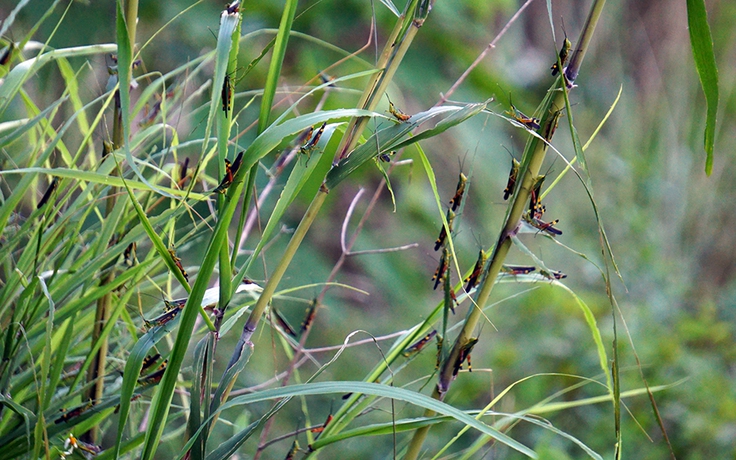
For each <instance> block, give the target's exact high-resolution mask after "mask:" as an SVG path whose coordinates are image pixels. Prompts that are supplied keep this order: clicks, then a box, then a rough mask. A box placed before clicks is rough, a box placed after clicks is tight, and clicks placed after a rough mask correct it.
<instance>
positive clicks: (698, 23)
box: [687, 0, 718, 176]
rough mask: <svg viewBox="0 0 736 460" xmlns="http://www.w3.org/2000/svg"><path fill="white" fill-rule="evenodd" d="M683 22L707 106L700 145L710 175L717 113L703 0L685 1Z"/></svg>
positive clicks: (713, 63) (710, 41) (714, 72)
mask: <svg viewBox="0 0 736 460" xmlns="http://www.w3.org/2000/svg"><path fill="white" fill-rule="evenodd" d="M687 25H688V29H689V31H690V45H691V46H692V48H693V59H694V60H695V69H696V70H697V71H698V77H699V78H700V85H701V86H702V87H703V93H704V94H705V102H706V104H707V106H708V109H707V114H706V117H705V133H704V140H703V144H704V147H705V155H706V157H705V174H707V175H708V176H710V174H711V172H712V171H713V144H714V143H715V135H716V115H717V113H718V68H717V67H716V56H715V54H714V52H713V38H712V37H711V33H710V26H709V25H708V15H707V13H706V11H705V1H704V0H687Z"/></svg>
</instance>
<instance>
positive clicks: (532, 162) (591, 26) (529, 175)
mask: <svg viewBox="0 0 736 460" xmlns="http://www.w3.org/2000/svg"><path fill="white" fill-rule="evenodd" d="M604 4H605V0H596V1H595V2H594V3H593V6H592V7H591V11H590V14H589V16H588V19H587V21H586V23H585V26H584V28H583V30H582V31H581V34H580V39H579V40H578V43H579V45H578V47H577V48H576V50H575V53H574V54H573V60H572V61H571V63H570V65H569V66H568V68H567V71H566V72H565V75H566V78H567V81H568V82H569V83H570V84H572V81H574V78H571V77H577V75H578V72H579V69H580V65H581V63H582V61H583V58H584V57H585V52H586V50H587V49H588V45H589V43H590V39H591V37H592V35H593V31H594V30H595V26H596V24H597V22H598V19H599V18H600V14H601V10H602V8H603V5H604ZM564 84H565V82H564V81H563V79H562V77H558V78H557V79H556V80H555V83H554V84H553V85H552V87H551V88H550V90H549V91H548V92H547V96H545V98H544V99H543V100H542V103H541V104H540V106H539V108H538V110H537V111H536V112H535V113H539V114H540V117H541V118H542V120H541V122H540V126H541V127H540V129H539V130H538V131H537V132H538V134H540V135H541V136H542V137H544V138H545V139H546V140H547V142H550V141H551V139H552V135H553V134H554V129H555V128H556V124H557V117H558V114H557V113H556V110H559V109H556V108H559V107H564V106H565V94H564V92H563V91H565V88H564ZM547 147H548V145H547V143H546V142H543V141H542V140H541V139H539V138H538V137H536V136H530V137H529V140H528V141H527V144H526V147H525V149H524V155H523V158H522V164H521V168H520V171H519V177H520V180H519V181H518V183H517V186H516V190H515V192H514V195H513V197H512V199H511V203H510V205H509V210H508V211H507V214H506V220H505V223H504V226H503V229H502V230H501V233H500V234H499V237H498V241H497V243H496V245H495V247H494V248H493V253H492V254H491V257H490V258H489V261H488V262H487V264H488V265H487V267H486V268H485V270H484V278H483V283H482V285H481V288H480V290H479V292H478V295H477V296H476V301H475V303H474V305H476V307H473V308H471V309H470V310H469V311H468V314H467V316H466V318H465V324H464V325H463V328H462V330H461V331H460V334H459V335H458V337H457V338H456V339H455V343H454V345H453V347H452V350H451V351H450V354H449V356H448V357H447V359H446V360H445V361H444V362H443V363H442V367H441V369H440V374H439V378H438V382H437V386H436V387H435V389H434V391H433V393H432V397H433V398H435V399H439V400H442V399H444V397H445V395H446V394H447V391H448V390H449V388H450V384H451V383H452V380H453V375H452V374H453V370H454V366H455V362H456V361H457V359H458V357H459V355H460V350H461V349H462V348H463V347H464V346H465V345H466V344H467V343H468V341H469V340H470V338H471V334H472V333H473V331H474V330H475V328H476V327H477V325H478V322H479V321H480V319H481V318H482V308H483V307H484V306H485V305H486V304H487V302H488V299H489V297H490V295H491V292H492V290H493V286H494V285H495V281H496V278H497V277H498V275H499V273H500V271H501V267H502V266H503V262H504V260H505V259H506V255H507V254H508V251H509V249H510V247H511V244H512V241H511V238H510V236H511V235H513V234H515V233H516V231H517V229H518V226H519V224H520V219H521V216H522V213H523V212H524V209H525V207H526V206H527V202H528V200H529V193H530V191H531V188H532V186H533V184H534V181H535V179H536V178H537V176H538V175H539V169H540V167H541V165H542V162H543V161H544V157H545V154H546V153H547ZM433 415H434V412H433V411H425V413H424V416H425V417H431V416H433ZM428 432H429V427H423V428H420V429H418V430H417V431H416V432H415V433H414V437H413V438H412V441H411V443H410V445H409V448H408V450H407V453H406V455H405V456H404V459H415V458H417V456H418V455H419V452H420V450H421V448H422V444H423V443H424V439H425V438H426V437H427V433H428Z"/></svg>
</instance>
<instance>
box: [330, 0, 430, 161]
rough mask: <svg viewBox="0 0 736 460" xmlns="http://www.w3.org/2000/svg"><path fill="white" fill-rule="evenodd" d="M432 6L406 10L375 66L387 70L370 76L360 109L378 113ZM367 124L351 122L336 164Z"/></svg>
mask: <svg viewBox="0 0 736 460" xmlns="http://www.w3.org/2000/svg"><path fill="white" fill-rule="evenodd" d="M429 3H430V2H429V1H428V0H421V2H420V1H418V0H413V1H412V2H411V3H410V4H409V5H407V8H406V11H405V12H404V14H403V15H402V16H401V17H400V18H399V21H397V23H396V25H395V26H394V29H393V30H392V31H391V35H390V36H389V38H388V40H387V41H386V46H385V48H384V49H383V52H381V56H380V58H379V60H378V62H377V63H376V67H377V68H378V69H384V70H383V72H379V73H376V74H375V75H373V77H371V80H370V82H369V83H368V86H367V87H366V88H367V89H366V91H364V92H363V95H362V96H361V98H360V101H359V102H358V107H359V108H361V109H366V110H375V108H376V107H377V106H378V104H379V102H380V101H381V97H383V94H384V93H385V92H386V88H388V85H389V84H390V83H391V81H392V80H393V77H394V75H395V74H396V70H397V69H398V68H399V64H400V63H401V61H402V60H403V59H404V56H405V55H406V52H407V51H408V50H409V47H410V46H411V44H412V42H413V41H414V37H416V34H417V33H418V32H419V29H420V28H421V27H422V25H423V24H424V21H425V20H426V18H427V15H428V14H429V7H428V5H429ZM409 16H412V17H413V19H412V20H411V21H410V22H409V23H407V17H409ZM368 121H369V120H368V119H367V118H365V117H361V118H353V119H352V120H350V123H349V124H348V126H347V128H346V129H345V136H343V138H342V139H341V141H340V144H339V146H338V147H337V154H336V156H335V160H334V163H337V161H339V160H340V159H342V158H344V157H345V156H346V155H347V154H348V153H349V152H351V151H352V150H353V149H354V148H355V146H356V144H357V142H358V139H360V136H361V134H362V133H363V130H364V129H365V127H366V126H367V125H368Z"/></svg>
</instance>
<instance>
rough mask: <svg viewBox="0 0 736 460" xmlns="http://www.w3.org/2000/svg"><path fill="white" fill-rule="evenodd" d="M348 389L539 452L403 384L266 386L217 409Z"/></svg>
mask: <svg viewBox="0 0 736 460" xmlns="http://www.w3.org/2000/svg"><path fill="white" fill-rule="evenodd" d="M346 392H356V393H361V394H368V395H375V396H380V397H385V398H392V399H395V400H397V401H404V402H407V403H410V404H413V405H415V406H418V407H422V408H425V409H429V410H433V411H435V412H436V413H438V414H442V415H446V416H449V417H452V418H454V419H455V420H458V421H459V422H462V423H463V424H465V425H469V426H471V427H473V428H475V429H476V430H478V431H480V432H481V433H483V434H486V435H488V436H491V437H492V438H494V439H496V440H497V441H498V442H500V443H502V444H505V445H507V446H509V447H511V448H512V449H514V450H517V451H518V452H520V453H522V454H524V455H526V456H527V457H530V458H537V454H536V453H535V452H534V451H533V450H532V449H530V448H528V447H526V446H525V445H523V444H521V443H520V442H518V441H516V440H515V439H513V438H511V437H509V436H508V435H506V434H504V433H501V432H500V431H498V430H497V429H495V428H493V427H490V426H488V425H486V424H485V423H483V422H481V421H479V420H476V419H474V418H473V417H471V416H469V415H467V414H466V413H465V412H463V411H461V410H460V409H457V408H455V407H453V406H451V405H449V404H446V403H444V402H441V401H438V400H436V399H433V398H431V397H429V396H426V395H423V394H421V393H417V392H414V391H410V390H406V389H403V388H397V387H392V386H388V385H381V384H377V383H366V382H317V383H308V384H303V385H291V386H287V387H282V388H275V389H271V390H265V391H261V392H258V393H254V394H249V395H244V396H238V397H236V398H233V399H232V400H230V401H228V402H227V403H226V404H223V405H222V406H221V407H220V408H219V409H218V412H220V411H224V410H227V409H230V408H233V407H239V406H243V405H247V404H252V403H255V402H259V401H268V400H272V399H281V398H285V397H294V396H312V395H322V394H343V393H346Z"/></svg>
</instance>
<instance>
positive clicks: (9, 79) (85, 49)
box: [0, 44, 117, 115]
mask: <svg viewBox="0 0 736 460" xmlns="http://www.w3.org/2000/svg"><path fill="white" fill-rule="evenodd" d="M116 49H117V45H115V44H104V45H89V46H77V47H73V48H62V49H58V50H52V51H49V52H47V53H44V54H42V55H40V56H37V57H35V58H31V59H28V60H26V61H23V62H21V63H20V64H18V65H17V66H15V67H13V70H11V71H10V72H9V73H8V75H6V76H5V81H4V82H3V84H2V85H0V115H2V114H3V113H5V110H6V109H7V108H8V105H9V104H10V102H11V101H12V99H13V98H14V97H15V95H16V93H17V92H18V91H19V90H20V88H21V86H23V83H25V82H26V81H27V80H28V79H30V78H31V77H32V76H33V75H35V73H36V72H38V70H39V69H40V68H41V67H43V66H44V65H46V64H48V63H49V62H52V61H54V60H56V59H59V58H67V57H79V56H90V55H94V54H104V53H112V52H114V51H115V50H116Z"/></svg>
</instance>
